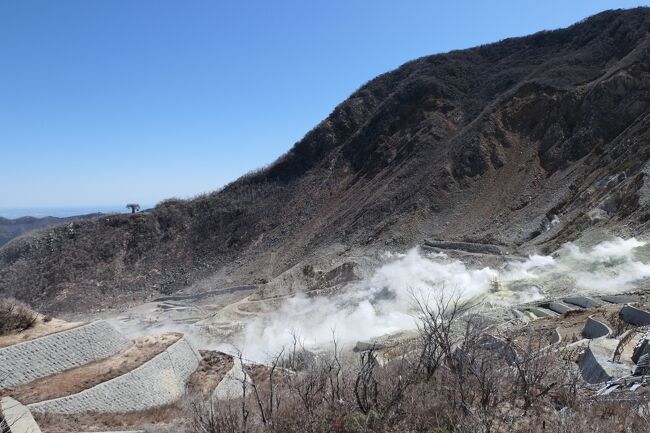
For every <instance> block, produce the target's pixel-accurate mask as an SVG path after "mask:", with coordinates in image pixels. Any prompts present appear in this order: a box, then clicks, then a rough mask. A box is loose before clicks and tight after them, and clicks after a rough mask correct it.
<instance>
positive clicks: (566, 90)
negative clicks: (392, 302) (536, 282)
mask: <svg viewBox="0 0 650 433" xmlns="http://www.w3.org/2000/svg"><path fill="white" fill-rule="evenodd" d="M648 29H650V9H647V8H640V9H632V10H624V11H609V12H604V13H601V14H599V15H596V16H594V17H591V18H589V19H587V20H585V21H582V22H580V23H578V24H575V25H573V26H571V27H569V28H567V29H562V30H557V31H551V32H541V33H537V34H534V35H531V36H528V37H523V38H515V39H508V40H504V41H501V42H498V43H495V44H490V45H485V46H481V47H476V48H472V49H468V50H462V51H454V52H450V53H446V54H440V55H434V56H429V57H423V58H420V59H417V60H414V61H412V62H409V63H407V64H405V65H403V66H401V67H400V68H398V69H397V70H395V71H392V72H389V73H386V74H384V75H381V76H379V77H377V78H375V79H373V80H372V81H370V82H369V83H367V84H366V85H364V86H363V87H361V88H360V89H359V90H358V91H357V92H355V93H354V94H353V95H351V96H350V98H348V99H347V100H346V101H344V102H343V103H342V104H340V105H339V106H337V107H336V108H335V110H334V111H333V112H332V114H331V115H330V116H329V117H328V118H327V119H325V120H324V121H323V122H321V123H320V124H319V125H318V126H317V127H316V128H314V129H313V130H312V131H310V132H309V133H307V135H306V136H305V137H304V138H303V139H302V140H301V141H300V142H298V143H296V144H295V145H294V147H293V148H292V149H291V150H290V151H289V152H288V153H287V154H286V155H284V156H282V157H281V158H280V159H278V160H277V161H276V162H274V163H273V164H271V165H270V166H269V167H267V168H265V169H263V170H260V171H258V172H256V173H252V174H249V175H246V176H244V177H242V178H241V179H239V180H237V181H236V182H234V183H232V184H230V185H228V186H227V187H225V188H224V189H222V190H220V191H217V192H214V193H212V194H209V195H205V196H200V197H197V198H195V199H192V200H188V201H180V200H170V201H166V202H163V203H160V204H159V205H158V206H157V207H156V208H155V209H154V210H153V211H152V212H150V213H146V214H136V215H114V216H102V217H98V218H94V219H91V220H87V221H79V222H75V223H73V224H71V225H65V226H59V227H56V228H53V229H48V230H45V231H41V232H38V233H35V234H33V235H31V236H30V235H28V236H25V237H22V238H20V239H18V240H15V241H14V242H11V243H10V244H8V245H6V246H4V247H3V248H2V249H0V294H2V295H4V296H6V295H10V296H15V297H17V298H19V299H22V300H26V301H28V302H31V303H32V304H35V305H36V306H38V307H39V308H46V309H48V310H56V309H83V308H88V307H92V306H96V305H99V304H102V303H104V302H107V301H110V302H112V303H113V302H120V301H121V300H132V299H138V298H140V297H142V296H144V295H146V294H150V293H151V292H152V291H155V292H165V293H167V292H172V291H175V290H177V289H179V288H182V287H185V286H187V285H190V284H192V283H193V282H195V281H198V280H200V279H204V278H207V277H211V278H213V279H215V278H216V280H219V279H220V278H221V279H222V281H223V282H224V284H225V282H229V283H251V282H254V281H256V280H257V281H259V280H260V279H267V280H268V279H271V278H273V277H275V276H277V275H278V274H280V273H281V272H283V271H285V270H286V269H288V268H289V267H291V266H294V265H296V264H298V263H301V262H302V261H303V260H305V258H308V257H318V256H319V255H320V254H330V253H331V252H332V251H337V254H338V253H345V251H346V249H347V248H350V247H354V248H355V251H357V250H359V249H361V250H364V249H365V250H367V251H375V250H376V249H377V248H382V249H385V248H388V249H397V248H406V247H409V246H412V245H414V244H417V243H420V242H421V241H422V239H423V238H425V237H431V238H438V239H445V240H461V241H470V242H489V243H495V244H505V245H510V246H515V247H519V248H522V249H524V248H539V249H545V250H549V249H552V248H554V247H555V246H556V245H557V244H559V243H561V242H564V241H566V240H570V239H574V238H576V237H579V236H580V235H581V234H582V233H583V232H584V231H585V230H592V229H598V228H603V227H605V228H607V229H608V230H613V231H619V232H625V234H636V233H639V232H641V231H643V230H644V228H645V227H646V226H647V224H648V223H647V222H648V220H649V219H650V209H649V208H648V200H649V199H650V194H649V193H650V188H649V186H650V185H649V184H648V183H647V179H646V175H647V174H648V173H650V166H646V161H647V159H648V156H649V155H650V130H649V128H650V117H649V115H650V37H649V34H648ZM216 280H215V281H216ZM219 281H221V280H219ZM108 295H110V296H108Z"/></svg>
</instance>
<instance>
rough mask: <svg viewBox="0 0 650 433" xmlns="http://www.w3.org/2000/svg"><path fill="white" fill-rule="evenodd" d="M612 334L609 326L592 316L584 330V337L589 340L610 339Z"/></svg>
mask: <svg viewBox="0 0 650 433" xmlns="http://www.w3.org/2000/svg"><path fill="white" fill-rule="evenodd" d="M611 334H612V330H611V329H609V326H607V325H606V324H604V323H603V322H601V321H599V320H596V319H594V318H593V317H591V316H589V318H587V321H586V322H585V326H584V328H582V335H584V336H585V337H587V338H589V339H593V338H600V337H608V336H609V335H611Z"/></svg>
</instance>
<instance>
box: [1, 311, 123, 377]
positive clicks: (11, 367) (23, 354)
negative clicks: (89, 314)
mask: <svg viewBox="0 0 650 433" xmlns="http://www.w3.org/2000/svg"><path fill="white" fill-rule="evenodd" d="M128 345H129V340H128V339H127V338H126V337H125V336H123V335H122V334H120V333H119V332H118V331H117V330H116V329H115V328H113V327H112V326H111V325H109V324H108V323H107V322H104V321H97V322H92V323H89V324H87V325H83V326H79V327H77V328H73V329H68V330H66V331H61V332H57V333H55V334H51V335H46V336H44V337H40V338H37V339H34V340H30V341H25V342H23V343H18V344H15V345H13V346H9V347H4V348H2V349H0V389H4V388H7V387H10V386H17V385H22V384H25V383H29V382H31V381H33V380H36V379H39V378H41V377H45V376H49V375H51V374H56V373H60V372H62V371H64V370H68V369H70V368H74V367H79V366H82V365H84V364H87V363H89V362H91V361H94V360H97V359H101V358H106V357H108V356H111V355H113V354H115V353H117V352H119V351H120V350H122V349H123V348H125V347H127V346H128Z"/></svg>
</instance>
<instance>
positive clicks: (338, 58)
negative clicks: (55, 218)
mask: <svg viewBox="0 0 650 433" xmlns="http://www.w3.org/2000/svg"><path fill="white" fill-rule="evenodd" d="M647 3H648V2H639V1H604V0H570V1H569V0H561V1H560V0H545V1H539V0H534V1H533V0H511V1H510V0H509V1H504V0H490V1H482V0H480V1H479V0H476V1H460V0H453V1H452V0H447V1H434V0H429V1H419V0H413V1H408V0H402V1H384V0H340V1H339V0H326V1H325V0H295V1H284V0H273V1H269V0H260V1H244V0H230V1H219V0H212V1H203V0H176V1H168V0H42V1H34V0H0V208H8V207H47V206H99V205H113V204H123V203H127V202H133V201H135V202H140V203H147V204H148V203H155V202H157V201H159V200H161V199H163V198H167V197H172V196H176V197H191V196H193V195H196V194H199V193H202V192H207V191H211V190H214V189H216V188H219V187H220V186H222V185H224V184H225V183H227V182H229V181H231V180H234V179H236V178H237V177H239V176H240V175H242V174H244V173H245V172H247V171H250V170H253V169H256V168H259V167H261V166H264V165H267V164H269V163H271V162H272V161H273V160H274V159H275V158H277V157H278V156H280V155H281V154H282V153H284V152H286V151H287V150H288V149H289V148H290V147H291V146H292V145H293V144H294V143H295V142H296V141H298V140H299V139H300V138H301V137H302V136H303V135H304V134H305V133H306V132H307V131H308V130H310V129H311V128H312V127H314V126H315V125H316V124H317V123H318V122H319V121H320V120H322V119H323V118H325V117H326V116H327V115H328V114H329V113H330V112H331V111H332V109H333V108H334V107H335V106H336V104H338V103H339V102H341V101H342V100H344V99H345V98H346V97H347V96H349V95H350V93H352V92H353V91H354V90H355V89H357V88H358V87H359V86H361V85H362V84H363V83H365V82H366V81H368V80H369V79H371V78H373V77H374V76H376V75H378V74H380V73H382V72H386V71H389V70H391V69H393V68H395V67H397V66H399V65H400V64H402V63H404V62H406V61H408V60H411V59H414V58H416V57H420V56H423V55H428V54H434V53H439V52H445V51H449V50H451V49H456V48H466V47H471V46H474V45H477V44H482V43H487V42H493V41H497V40H499V39H503V38H506V37H511V36H520V35H525V34H529V33H532V32H535V31H539V30H543V29H554V28H559V27H565V26H567V25H570V24H572V23H573V22H575V21H578V20H580V19H582V18H585V17H587V16H589V15H592V14H594V13H597V12H600V11H602V10H605V9H611V8H628V7H633V6H638V5H644V4H647Z"/></svg>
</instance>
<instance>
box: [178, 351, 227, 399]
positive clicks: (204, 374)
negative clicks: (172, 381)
mask: <svg viewBox="0 0 650 433" xmlns="http://www.w3.org/2000/svg"><path fill="white" fill-rule="evenodd" d="M200 353H201V358H202V359H201V362H200V363H199V367H198V368H197V369H196V371H195V372H194V373H193V374H192V376H190V378H189V380H188V383H187V386H188V389H189V390H190V392H196V393H198V394H201V395H203V396H209V395H211V394H212V391H214V389H215V388H216V387H217V385H219V382H221V379H223V377H224V376H225V375H226V373H227V372H228V371H229V370H230V369H231V368H232V366H233V359H232V356H230V355H226V354H225V353H221V352H217V351H214V350H201V351H200Z"/></svg>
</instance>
